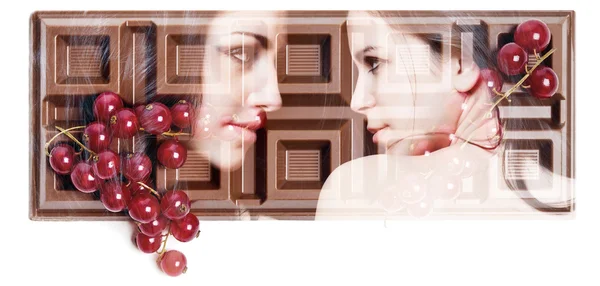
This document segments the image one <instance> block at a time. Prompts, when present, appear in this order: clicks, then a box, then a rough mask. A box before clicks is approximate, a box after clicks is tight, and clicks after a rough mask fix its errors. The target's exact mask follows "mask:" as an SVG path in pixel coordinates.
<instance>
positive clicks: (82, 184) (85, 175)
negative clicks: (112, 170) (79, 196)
mask: <svg viewBox="0 0 600 286" xmlns="http://www.w3.org/2000/svg"><path fill="white" fill-rule="evenodd" d="M98 180H99V179H97V178H96V175H95V174H94V169H93V167H92V165H90V164H88V163H86V162H79V163H77V165H75V167H74V168H73V171H72V172H71V182H72V183H73V185H74V186H75V188H77V189H78V190H79V191H81V192H84V193H93V192H95V191H96V190H97V189H98Z"/></svg>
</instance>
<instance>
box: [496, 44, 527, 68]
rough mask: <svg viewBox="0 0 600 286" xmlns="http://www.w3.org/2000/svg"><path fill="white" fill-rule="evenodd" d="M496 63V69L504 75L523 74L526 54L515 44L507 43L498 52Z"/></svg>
mask: <svg viewBox="0 0 600 286" xmlns="http://www.w3.org/2000/svg"><path fill="white" fill-rule="evenodd" d="M497 63H498V69H500V71H502V72H503V73H504V74H506V75H518V74H522V73H525V66H526V65H527V52H525V50H524V49H523V48H522V47H521V46H519V45H517V44H515V43H508V44H506V45H504V46H503V47H502V48H501V49H500V51H499V52H498V57H497Z"/></svg>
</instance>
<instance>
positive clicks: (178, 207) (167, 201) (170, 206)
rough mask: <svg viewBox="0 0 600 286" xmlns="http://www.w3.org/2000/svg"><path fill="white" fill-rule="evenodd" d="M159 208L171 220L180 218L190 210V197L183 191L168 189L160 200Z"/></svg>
mask: <svg viewBox="0 0 600 286" xmlns="http://www.w3.org/2000/svg"><path fill="white" fill-rule="evenodd" d="M160 210H161V211H162V213H163V215H164V216H166V217H167V218H169V219H171V220H174V219H181V218H183V217H185V216H186V215H187V214H188V213H189V212H190V198H189V197H188V195H187V194H186V193H185V192H184V191H168V192H166V193H165V194H164V195H163V197H162V199H161V200H160Z"/></svg>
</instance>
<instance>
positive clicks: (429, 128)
mask: <svg viewBox="0 0 600 286" xmlns="http://www.w3.org/2000/svg"><path fill="white" fill-rule="evenodd" d="M348 37H349V39H348V42H349V43H350V45H351V52H352V58H353V62H354V64H355V66H356V67H357V70H358V79H357V82H356V86H355V88H354V93H353V95H352V102H351V107H352V109H353V110H354V111H356V112H359V113H361V114H364V115H365V116H366V118H367V121H368V126H367V128H368V130H369V131H370V132H372V133H373V134H374V135H373V141H374V143H376V144H378V145H379V146H380V147H383V148H385V150H386V152H387V153H391V154H405V155H423V154H427V153H428V152H433V151H435V150H437V149H440V148H443V147H447V146H448V145H449V144H450V142H451V140H449V136H448V134H451V133H452V126H453V124H455V123H456V122H447V121H448V112H447V110H446V109H447V108H448V106H449V105H455V104H460V103H459V102H450V101H456V100H457V98H459V97H456V96H449V94H450V93H451V92H452V91H453V89H452V88H450V84H449V83H448V82H447V79H448V78H449V77H450V76H451V73H450V64H449V63H446V62H447V61H441V60H440V59H439V58H440V57H439V55H436V54H435V52H434V51H433V50H432V48H431V46H430V45H429V44H428V43H427V42H426V41H425V40H424V39H422V38H421V37H418V36H416V35H415V34H414V33H410V32H409V31H403V30H400V29H392V28H391V27H390V26H389V25H388V24H387V23H386V22H385V21H384V20H383V19H382V18H380V17H374V16H371V15H369V14H368V13H365V12H351V13H350V16H349V23H348ZM444 75H447V76H444ZM445 83H448V84H445ZM459 106H460V105H459ZM433 132H437V133H438V134H439V133H445V134H444V135H441V134H440V135H433V134H432V133H433Z"/></svg>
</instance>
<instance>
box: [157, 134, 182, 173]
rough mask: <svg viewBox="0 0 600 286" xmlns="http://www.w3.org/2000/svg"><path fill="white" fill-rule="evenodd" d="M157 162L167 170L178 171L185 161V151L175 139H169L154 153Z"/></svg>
mask: <svg viewBox="0 0 600 286" xmlns="http://www.w3.org/2000/svg"><path fill="white" fill-rule="evenodd" d="M156 157H157V158H158V162H160V163H161V164H162V165H163V166H165V167H167V168H169V169H178V168H181V166H183V164H184V163H185V160H186V159H187V149H186V148H185V146H183V144H181V143H180V142H179V141H177V140H175V139H169V140H166V141H165V142H163V143H162V144H160V146H159V147H158V151H157V153H156Z"/></svg>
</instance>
